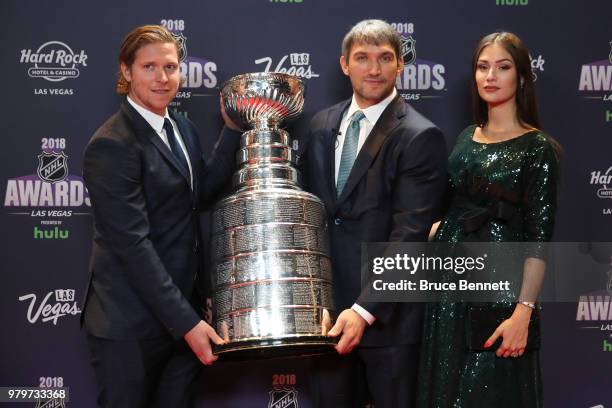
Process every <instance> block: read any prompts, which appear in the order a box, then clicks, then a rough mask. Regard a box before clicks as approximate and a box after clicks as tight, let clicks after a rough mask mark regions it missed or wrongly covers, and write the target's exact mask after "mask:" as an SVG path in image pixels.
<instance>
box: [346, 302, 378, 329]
mask: <svg viewBox="0 0 612 408" xmlns="http://www.w3.org/2000/svg"><path fill="white" fill-rule="evenodd" d="M351 309H353V310H354V311H355V312H357V314H359V316H361V317H363V320H365V321H366V322H368V325H370V326H371V325H372V323H374V322H375V321H376V318H375V317H374V316H373V315H372V314H371V313H370V312H368V311H367V310H365V309H364V308H363V307H361V306H359V305H358V304H357V303H355V304H353V306H351Z"/></svg>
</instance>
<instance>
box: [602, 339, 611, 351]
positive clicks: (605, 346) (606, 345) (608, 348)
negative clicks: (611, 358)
mask: <svg viewBox="0 0 612 408" xmlns="http://www.w3.org/2000/svg"><path fill="white" fill-rule="evenodd" d="M603 351H612V343H608V340H606V339H604V341H603Z"/></svg>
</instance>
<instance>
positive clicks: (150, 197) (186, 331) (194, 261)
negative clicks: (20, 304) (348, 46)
mask: <svg viewBox="0 0 612 408" xmlns="http://www.w3.org/2000/svg"><path fill="white" fill-rule="evenodd" d="M178 50H179V48H178V46H177V43H176V41H175V39H174V38H173V36H172V34H171V33H170V32H168V31H167V30H166V29H165V28H163V27H160V26H142V27H138V28H136V29H134V30H133V31H132V32H130V33H129V34H128V35H127V36H126V37H125V39H124V41H123V44H122V47H121V51H120V54H119V63H120V77H119V79H118V82H117V91H118V92H119V93H120V94H127V98H126V100H125V101H124V103H123V104H122V106H121V108H120V109H119V111H118V112H117V113H115V114H114V115H113V116H111V117H110V118H109V119H108V120H107V121H106V122H105V123H104V124H103V125H102V126H101V127H100V128H99V129H98V130H97V131H96V133H95V134H94V136H93V137H92V139H91V140H90V142H89V144H88V145H87V148H86V150H85V157H84V163H83V177H84V179H85V182H86V185H87V188H88V190H89V194H90V197H91V201H92V205H93V210H94V217H95V222H94V241H93V249H92V255H91V263H90V278H89V281H88V291H87V293H86V296H85V300H84V302H85V304H84V311H83V319H84V325H85V328H86V331H87V335H88V343H89V348H90V352H91V362H92V365H93V367H94V371H95V374H96V378H97V381H98V384H99V387H100V390H99V391H100V393H99V396H98V403H99V404H100V405H101V406H103V407H113V408H118V407H126V408H127V407H129V408H135V407H187V406H191V404H192V401H193V395H194V392H193V391H194V390H193V388H194V387H193V386H194V381H195V378H196V376H197V374H198V372H199V368H200V367H201V363H204V364H211V363H212V362H213V361H214V360H215V359H216V357H215V356H214V355H213V354H212V352H211V342H214V343H217V344H221V343H223V340H222V339H221V338H220V337H219V336H218V335H217V334H216V333H215V331H214V330H213V329H212V328H211V327H210V326H209V325H208V324H207V323H206V322H204V321H203V320H202V318H201V316H200V312H199V307H198V304H197V300H196V296H195V295H196V293H195V292H196V290H195V282H196V277H197V276H198V273H202V272H203V271H202V270H201V249H200V242H201V239H200V233H199V211H200V208H201V205H202V203H203V202H205V201H204V200H207V199H209V198H210V197H212V195H213V194H214V193H215V192H217V191H218V190H219V189H220V188H221V187H222V186H223V185H224V184H226V183H227V182H229V178H230V176H231V174H232V172H233V170H234V153H235V151H236V149H237V147H238V143H239V135H238V134H237V133H236V132H232V131H230V130H227V129H226V130H224V132H223V134H222V136H221V138H220V140H219V142H218V143H217V146H216V148H215V152H214V153H213V155H212V157H211V159H210V160H209V161H208V162H207V163H205V162H204V161H203V159H202V154H201V149H200V143H199V140H198V136H197V134H196V130H195V128H194V126H193V124H192V123H191V122H190V121H188V120H187V119H185V118H183V117H182V116H180V115H177V114H174V113H172V112H170V111H169V110H168V109H167V106H168V104H169V103H170V102H171V101H172V99H173V98H174V97H175V95H176V92H177V90H178V86H179V82H180V78H179V51H178Z"/></svg>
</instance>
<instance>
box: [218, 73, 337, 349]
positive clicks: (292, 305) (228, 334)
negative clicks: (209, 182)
mask: <svg viewBox="0 0 612 408" xmlns="http://www.w3.org/2000/svg"><path fill="white" fill-rule="evenodd" d="M221 100H222V104H223V107H224V108H225V111H226V112H227V114H228V115H229V117H230V118H231V119H232V120H233V122H234V123H235V124H236V125H238V126H239V127H241V128H242V129H245V128H248V129H250V130H248V131H246V132H244V133H243V134H242V136H241V139H240V149H239V150H238V153H237V161H238V166H239V169H238V171H237V172H236V173H235V174H234V178H233V185H234V188H235V189H236V192H235V193H234V194H232V195H231V196H229V197H227V198H225V199H223V200H222V201H220V202H219V203H217V205H216V206H215V209H214V212H213V226H212V234H213V236H212V246H213V248H212V257H213V304H214V311H215V319H214V323H213V327H214V328H215V330H216V331H217V333H219V335H220V336H221V337H223V338H224V339H225V340H227V341H228V342H227V344H224V345H222V346H214V351H215V353H230V352H231V354H228V355H231V356H232V357H233V356H240V357H243V356H244V355H245V354H246V356H247V357H250V356H278V355H286V354H300V353H302V354H303V353H312V352H317V351H321V350H322V349H324V350H327V349H330V348H331V347H330V346H333V344H334V340H333V339H331V338H329V337H327V336H326V334H327V331H328V330H329V329H330V328H331V325H332V319H333V318H334V312H335V310H334V304H333V300H332V277H331V261H330V258H329V245H328V236H327V218H326V215H325V207H324V205H323V203H322V202H321V200H320V199H319V198H317V197H316V196H314V195H312V194H310V193H307V192H305V191H303V190H302V189H301V188H300V181H299V180H300V177H299V172H298V170H297V169H296V168H295V167H294V166H295V164H296V163H295V160H296V159H295V156H294V153H293V151H292V149H291V147H290V146H289V134H288V133H287V132H286V131H284V130H282V129H280V125H281V123H282V122H285V123H286V122H288V121H289V120H291V119H295V118H296V117H298V116H299V115H300V113H301V112H302V108H303V106H304V84H303V83H302V81H300V80H299V79H298V78H297V77H295V76H292V75H286V74H280V73H254V74H244V75H238V76H236V77H234V78H232V79H230V80H229V81H227V82H226V83H225V84H224V85H223V87H222V89H221Z"/></svg>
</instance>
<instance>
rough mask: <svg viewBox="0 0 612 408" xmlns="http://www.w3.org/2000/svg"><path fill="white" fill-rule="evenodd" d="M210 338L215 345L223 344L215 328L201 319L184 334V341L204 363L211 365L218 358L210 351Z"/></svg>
mask: <svg viewBox="0 0 612 408" xmlns="http://www.w3.org/2000/svg"><path fill="white" fill-rule="evenodd" d="M211 340H212V341H213V342H214V343H215V344H217V345H221V344H225V341H224V340H223V339H222V338H221V337H219V335H217V333H216V332H215V330H214V329H213V328H212V327H211V326H209V325H208V323H206V322H204V321H203V320H200V322H199V323H198V324H196V325H195V326H194V327H193V329H191V330H189V331H188V332H187V333H186V334H185V341H186V342H187V344H188V345H189V347H190V348H191V350H192V351H193V353H194V354H195V355H196V356H197V357H198V359H199V360H200V361H201V362H202V363H203V364H204V365H211V364H212V363H214V362H215V361H217V358H218V357H217V356H215V355H214V354H213V353H212V348H211V344H210V342H211Z"/></svg>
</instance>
